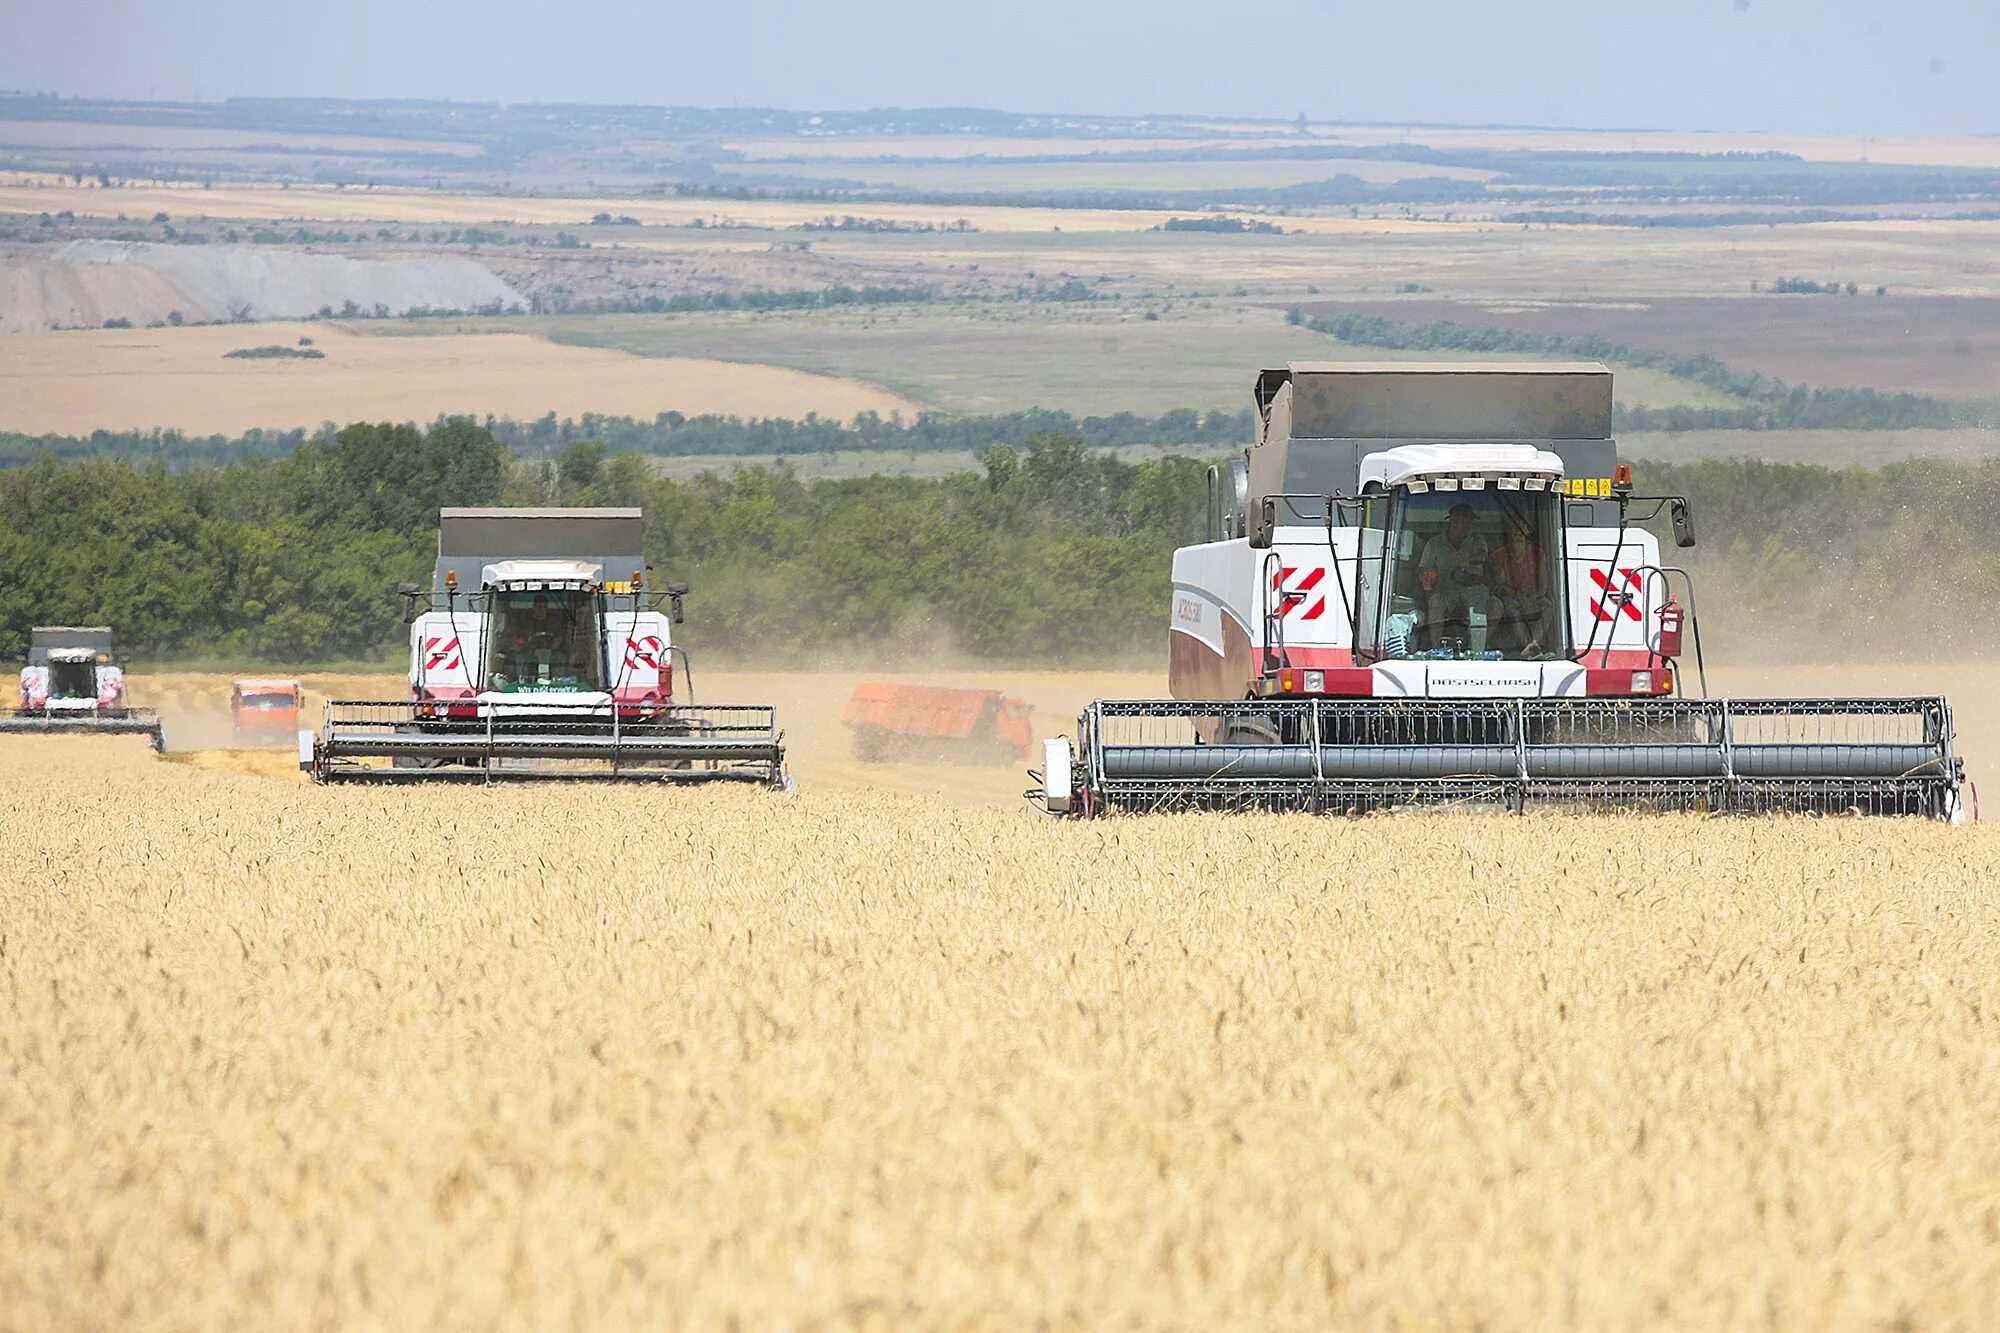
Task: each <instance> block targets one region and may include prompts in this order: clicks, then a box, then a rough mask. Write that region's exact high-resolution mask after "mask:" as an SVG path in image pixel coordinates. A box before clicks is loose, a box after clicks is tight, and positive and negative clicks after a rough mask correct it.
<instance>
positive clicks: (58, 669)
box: [49, 662, 97, 699]
mask: <svg viewBox="0 0 2000 1333" xmlns="http://www.w3.org/2000/svg"><path fill="white" fill-rule="evenodd" d="M96 697H97V666H96V664H95V663H92V662H51V663H49V698H51V699H95V698H96Z"/></svg>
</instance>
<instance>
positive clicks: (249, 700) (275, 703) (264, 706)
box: [240, 694, 293, 713]
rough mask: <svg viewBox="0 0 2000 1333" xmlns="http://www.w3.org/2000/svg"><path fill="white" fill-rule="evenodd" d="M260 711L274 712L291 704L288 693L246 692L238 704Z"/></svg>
mask: <svg viewBox="0 0 2000 1333" xmlns="http://www.w3.org/2000/svg"><path fill="white" fill-rule="evenodd" d="M240 706H241V707H243V708H249V709H254V710H255V711H257V712H260V713H275V712H278V711H280V710H282V709H287V708H291V707H292V706H293V703H292V696H291V695H289V694H246V695H244V696H243V699H242V703H241V705H240Z"/></svg>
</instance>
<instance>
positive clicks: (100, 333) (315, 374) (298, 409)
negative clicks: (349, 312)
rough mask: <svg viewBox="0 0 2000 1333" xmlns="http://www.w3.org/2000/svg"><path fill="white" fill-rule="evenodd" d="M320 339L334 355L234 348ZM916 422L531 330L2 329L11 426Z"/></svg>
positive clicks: (298, 326) (886, 401)
mask: <svg viewBox="0 0 2000 1333" xmlns="http://www.w3.org/2000/svg"><path fill="white" fill-rule="evenodd" d="M301 338H310V339H311V340H312V341H313V344H314V348H315V350H317V351H319V352H320V353H321V354H322V357H323V359H318V360H295V359H289V358H280V359H270V360H243V359H231V358H229V356H228V355H227V354H228V353H229V352H232V351H235V350H238V349H241V348H252V347H260V346H273V345H275V346H282V347H292V346H294V345H295V344H296V343H297V342H298V341H299V340H300V339H301ZM745 402H757V403H761V404H763V405H764V408H765V410H767V411H768V412H769V413H770V414H771V415H773V416H787V417H803V416H806V415H807V414H809V413H813V412H817V413H818V414H819V415H821V416H823V417H829V418H832V419H834V420H837V421H849V420H852V419H853V418H854V416H855V415H856V414H857V413H860V412H875V413H878V414H880V415H882V416H890V415H893V414H896V413H901V414H902V415H903V416H905V417H912V418H913V417H915V416H916V415H917V413H918V412H919V411H920V410H921V405H920V404H918V403H916V402H913V401H912V400H910V399H908V398H905V397H902V396H901V395H899V394H896V393H892V392H890V391H889V390H887V389H884V388H881V387H880V386H878V385H874V384H869V383H866V382H864V381H861V380H853V379H841V378H838V377H836V376H832V375H817V374H813V373H810V372H808V371H802V370H794V369H789V368H786V367H783V366H767V365H744V364H738V363H735V362H729V361H716V360H708V359H704V358H701V357H671V358H668V357H642V356H633V355H631V354H630V353H628V352H620V351H612V350H607V349H602V348H594V347H571V346H565V345H563V344H560V343H554V342H550V341H549V340H548V339H546V338H537V337H533V336H530V335H528V334H523V333H490V334H452V333H442V334H436V335H433V336H431V337H426V338H370V337H363V336H360V335H358V334H355V333H351V332H349V331H347V330H345V329H343V328H341V327H339V326H338V325H335V324H327V323H300V322H293V323H287V324H254V325H243V324H218V325H208V326H204V327H200V328H178V329H176V328H167V329H65V330H62V331H59V332H34V333H0V429H4V430H13V431H22V432H26V433H29V434H34V433H37V432H46V433H54V434H69V435H88V434H89V433H90V432H91V431H94V430H132V429H141V430H143V429H149V428H151V427H154V426H171V427H173V428H175V429H177V430H183V431H187V432H189V433H191V434H234V433H240V432H242V431H245V430H251V429H259V428H262V429H277V430H288V429H291V428H293V427H296V426H304V427H308V428H311V427H316V426H318V425H319V424H320V423H321V422H325V421H341V422H346V421H429V420H431V419H433V418H435V417H438V416H441V415H448V414H451V413H464V414H468V415H473V416H478V415H481V414H485V413H491V414H494V415H499V416H513V417H517V418H519V419H522V420H530V419H532V418H535V417H538V416H540V415H542V414H543V413H545V412H551V411H553V412H556V413H558V414H560V415H563V416H579V415H582V414H583V413H585V412H602V413H607V414H610V415H614V416H635V417H641V418H645V419H648V420H650V419H651V418H652V417H653V416H654V415H656V414H657V413H660V412H665V411H670V410H672V411H680V412H683V413H685V414H687V415H689V416H700V415H703V414H705V413H732V412H740V411H741V409H742V406H743V404H744V403H745Z"/></svg>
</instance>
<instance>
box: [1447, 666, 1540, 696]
mask: <svg viewBox="0 0 2000 1333" xmlns="http://www.w3.org/2000/svg"><path fill="white" fill-rule="evenodd" d="M1541 683H1542V678H1541V675H1540V673H1538V672H1534V671H1525V672H1522V671H1516V672H1509V673H1507V674H1506V675H1484V674H1481V675H1471V674H1456V673H1453V672H1448V671H1439V670H1438V669H1437V668H1435V667H1433V668H1431V686H1432V688H1434V689H1455V688H1459V687H1461V686H1476V687H1478V688H1481V689H1493V690H1504V689H1533V688H1535V687H1536V686H1538V685H1540V684H1541Z"/></svg>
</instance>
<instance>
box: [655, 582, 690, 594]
mask: <svg viewBox="0 0 2000 1333" xmlns="http://www.w3.org/2000/svg"><path fill="white" fill-rule="evenodd" d="M660 591H661V592H664V593H665V594H666V595H667V596H669V597H685V596H687V595H688V586H687V584H685V583H669V584H666V585H665V586H664V587H662V588H661V589H660Z"/></svg>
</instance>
